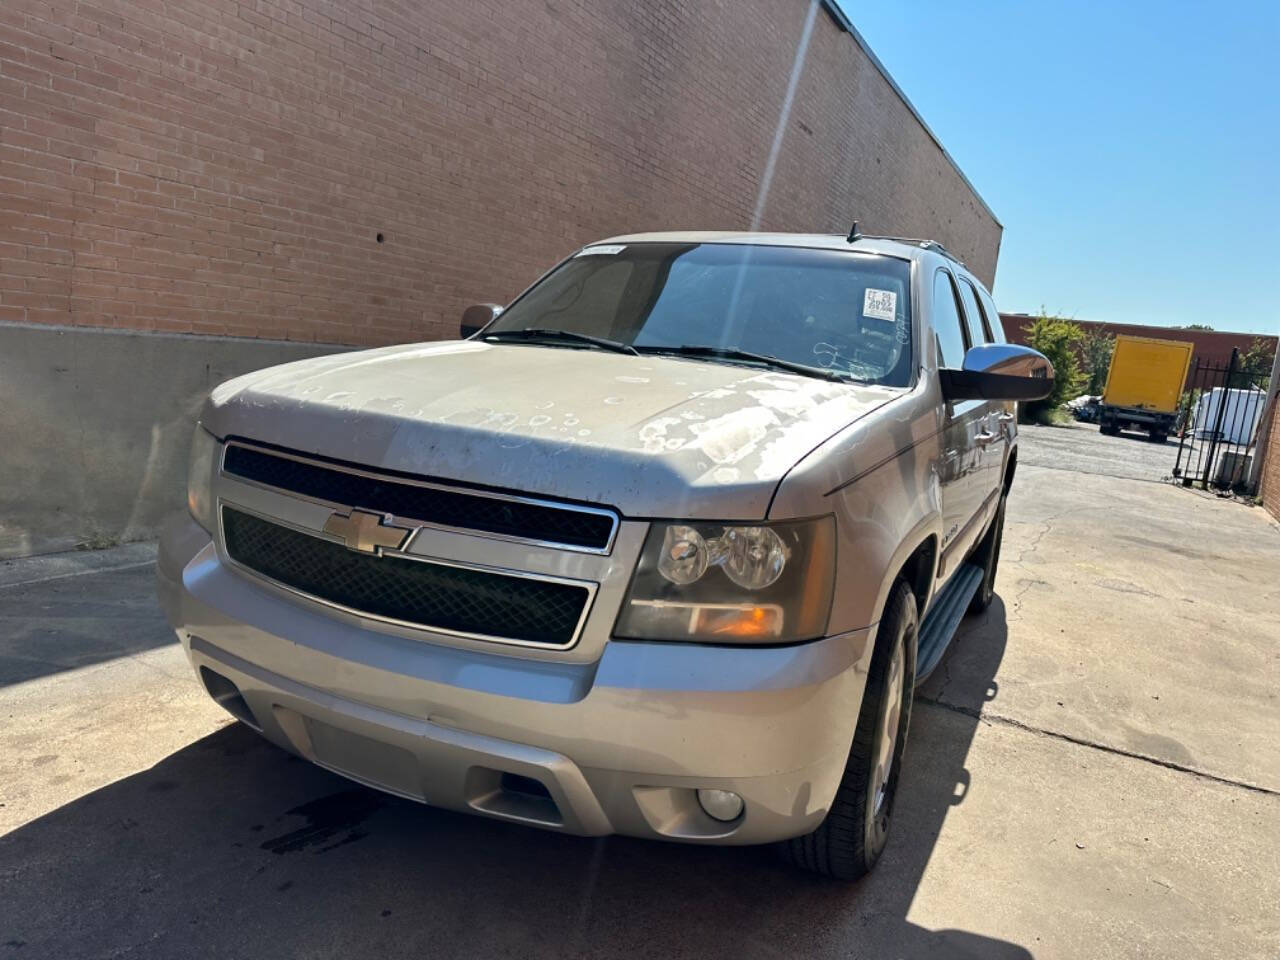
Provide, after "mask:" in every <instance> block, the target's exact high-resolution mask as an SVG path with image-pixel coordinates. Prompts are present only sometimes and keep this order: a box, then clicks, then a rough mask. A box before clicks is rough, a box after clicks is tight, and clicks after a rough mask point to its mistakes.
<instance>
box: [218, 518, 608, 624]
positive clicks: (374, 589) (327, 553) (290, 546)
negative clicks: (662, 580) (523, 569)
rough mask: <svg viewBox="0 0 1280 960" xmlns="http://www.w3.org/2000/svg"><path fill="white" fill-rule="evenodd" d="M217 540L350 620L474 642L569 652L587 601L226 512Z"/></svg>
mask: <svg viewBox="0 0 1280 960" xmlns="http://www.w3.org/2000/svg"><path fill="white" fill-rule="evenodd" d="M222 536H223V542H224V544H225V547H226V551H227V556H229V557H230V558H231V559H232V560H233V561H234V562H235V563H237V564H239V565H240V566H242V567H245V568H247V569H248V570H251V571H253V572H254V573H257V574H259V575H261V576H263V577H266V578H267V579H269V580H272V581H274V582H275V583H278V584H280V585H281V586H284V587H288V588H290V589H292V590H296V591H299V592H301V593H304V594H307V595H308V596H311V597H315V598H317V599H319V600H324V601H327V602H328V603H332V604H336V605H338V606H340V607H344V608H346V609H348V610H351V611H353V612H356V613H361V614H368V615H371V616H374V617H378V618H380V619H385V620H393V621H395V622H397V623H403V624H406V625H409V626H414V627H421V628H426V629H435V630H441V631H444V632H448V633H456V634H462V635H465V636H472V637H479V638H482V639H493V640H504V641H508V642H517V643H525V644H536V645H539V646H550V647H568V646H571V645H572V644H573V642H574V641H575V640H576V639H577V633H578V628H579V626H580V624H581V622H582V619H583V617H584V615H585V613H586V610H587V604H588V602H589V601H590V598H591V591H590V590H589V589H588V588H587V587H586V586H579V585H574V584H569V583H563V582H560V581H553V580H545V579H540V578H531V577H525V576H510V575H507V574H501V573H494V572H490V571H487V570H478V569H475V568H473V567H462V566H454V565H452V564H445V563H439V562H435V561H430V560H418V559H410V558H408V557H406V556H403V555H400V554H383V555H379V556H375V555H373V554H363V553H356V552H354V551H352V550H348V549H347V548H346V547H344V546H342V545H341V544H338V543H334V542H333V541H331V540H326V539H323V538H322V537H318V536H313V535H311V534H308V533H303V532H301V531H298V530H294V529H293V528H291V527H285V526H282V525H280V524H278V523H273V522H271V521H270V520H264V519H263V518H261V517H258V516H255V515H253V514H250V513H246V512H244V511H241V510H236V509H235V508H233V507H229V506H226V505H224V506H223V507H222Z"/></svg>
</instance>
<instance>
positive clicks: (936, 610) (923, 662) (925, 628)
mask: <svg viewBox="0 0 1280 960" xmlns="http://www.w3.org/2000/svg"><path fill="white" fill-rule="evenodd" d="M982 575H983V571H982V568H981V567H979V566H978V565H977V564H975V563H962V564H960V569H959V570H957V571H956V572H955V575H954V576H952V578H951V579H950V580H948V581H947V585H946V586H945V587H943V588H942V589H941V590H939V591H938V593H937V595H936V596H934V598H933V603H931V604H929V612H928V613H926V614H925V615H924V622H923V623H921V624H920V634H919V640H918V641H917V646H916V684H917V685H919V684H921V683H923V682H924V681H925V679H926V678H927V677H928V676H929V674H931V673H933V669H934V667H936V666H937V665H938V662H939V661H940V660H941V659H942V655H943V654H944V653H946V652H947V645H948V644H950V643H951V638H952V637H953V636H954V635H955V632H956V627H958V626H960V621H961V620H963V619H964V614H965V611H966V610H968V609H969V601H970V600H972V599H973V595H974V594H975V593H977V592H978V588H979V587H980V586H982Z"/></svg>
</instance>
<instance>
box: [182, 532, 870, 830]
mask: <svg viewBox="0 0 1280 960" xmlns="http://www.w3.org/2000/svg"><path fill="white" fill-rule="evenodd" d="M157 577H158V586H159V595H160V600H161V605H162V606H163V608H164V610H165V613H166V615H167V617H168V619H169V622H170V623H171V624H172V625H173V627H174V629H175V630H176V631H177V634H178V636H179V638H180V639H181V641H182V643H183V645H184V647H185V648H186V650H187V653H188V656H189V657H190V660H191V663H192V665H193V667H194V668H195V669H196V671H197V674H198V675H199V676H200V677H201V679H202V680H203V682H204V683H205V686H206V688H207V689H209V691H210V693H211V695H213V696H215V698H216V699H218V700H219V701H220V702H222V703H223V704H224V706H227V707H228V709H230V710H231V711H232V712H233V713H235V714H236V715H237V716H240V717H241V719H243V720H245V721H246V722H248V723H249V724H250V725H251V726H253V727H254V728H255V729H257V730H259V731H260V732H261V733H262V734H263V735H264V736H266V737H267V738H268V739H270V740H271V741H273V742H274V743H276V744H278V745H279V746H281V747H284V748H285V749H287V750H290V751H293V752H295V753H297V754H300V755H301V756H303V757H305V758H307V759H309V760H312V761H314V762H316V763H318V764H320V765H322V766H324V767H327V768H329V769H332V770H334V771H335V772H338V773H341V774H343V775H345V776H348V777H350V778H352V779H354V780H358V781H360V782H363V783H366V784H368V785H370V786H373V787H377V788H379V789H383V790H387V791H389V792H392V793H396V794H400V795H402V796H406V797H410V798H412V799H415V800H419V801H423V802H426V803H430V804H432V805H435V806H440V807H445V808H448V809H453V810H460V811H464V812H473V813H481V814H484V815H488V816H493V817H498V818H501V819H507V820H514V821H518V822H522V823H527V824H530V825H534V826H539V827H544V828H548V829H554V830H561V831H564V832H567V833H574V834H582V835H589V836H590V835H603V834H609V833H620V834H627V835H630V836H637V837H652V838H666V839H675V840H685V841H695V842H697V841H702V842H716V843H735V844H750V843H767V842H770V841H774V840H780V839H785V838H787V837H792V836H798V835H801V834H804V833H807V832H809V831H810V830H812V829H813V828H814V827H816V826H817V825H818V824H819V823H820V822H821V820H822V818H823V816H824V815H825V814H826V810H827V807H828V806H829V805H830V803H831V799H832V797H833V796H834V794H835V790H836V787H837V785H838V783H839V779H840V775H841V773H842V772H843V769H844V763H845V759H846V757H847V756H848V751H849V745H850V742H851V740H852V735H853V729H854V724H855V721H856V718H857V715H858V710H859V707H860V704H861V699H862V691H863V686H864V682H865V678H866V670H867V665H868V663H869V660H870V651H871V644H872V642H873V635H872V634H873V631H872V630H871V629H867V630H860V631H856V632H853V633H848V634H843V635H841V636H837V637H830V638H827V639H825V640H820V641H815V642H813V643H808V644H802V645H797V646H791V647H780V648H750V647H709V646H698V645H689V644H676V643H662V642H653V643H635V642H620V641H608V642H605V643H604V644H603V652H602V654H601V655H600V656H599V657H598V658H597V659H596V660H594V661H593V662H587V663H582V662H568V661H565V662H560V661H556V660H547V659H545V658H539V659H534V658H528V657H524V656H521V655H520V654H519V652H518V651H513V650H511V649H504V650H502V651H501V652H498V651H494V652H492V653H491V652H488V651H484V652H479V651H475V650H462V649H457V648H451V647H448V646H443V645H437V644H434V643H430V642H424V641H423V640H420V639H412V638H408V637H405V636H403V635H399V634H396V633H392V632H387V631H385V630H380V629H378V628H377V626H376V624H373V623H360V622H356V620H355V619H354V618H350V617H338V616H335V615H333V614H332V613H331V612H329V611H324V610H320V609H316V608H315V607H313V606H312V605H310V604H308V603H306V602H305V601H299V600H295V599H292V598H288V597H283V596H281V595H280V594H279V593H277V592H273V591H271V590H270V589H267V588H266V587H264V586H263V585H261V584H258V583H256V582H255V581H254V580H253V579H252V578H251V577H249V576H246V575H245V574H243V573H240V572H238V571H236V570H234V569H232V568H231V567H230V566H229V565H228V564H227V563H226V562H225V561H224V560H223V559H221V557H220V556H219V553H218V551H217V549H216V548H215V545H214V544H213V542H212V541H211V539H210V537H209V535H208V534H207V533H205V531H204V530H202V529H201V528H200V527H199V526H197V525H196V524H195V523H194V522H192V521H191V520H190V519H189V518H187V517H185V516H184V517H182V518H180V519H176V520H175V521H174V522H173V523H171V524H170V525H169V526H168V527H167V528H166V531H165V534H164V536H163V538H162V540H161V544H160V554H159V562H158V565H157ZM698 788H715V789H722V790H732V791H734V792H736V793H738V794H740V795H741V796H742V797H743V799H744V801H745V811H744V813H743V815H742V816H741V817H739V819H738V820H737V821H735V822H733V823H728V824H726V823H721V822H719V821H717V820H714V819H712V818H711V817H709V816H707V815H706V814H705V813H704V812H703V811H702V809H701V807H700V806H699V805H698V802H697V799H696V790H697V789H698Z"/></svg>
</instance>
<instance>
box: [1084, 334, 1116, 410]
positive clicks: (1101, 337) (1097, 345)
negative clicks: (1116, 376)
mask: <svg viewBox="0 0 1280 960" xmlns="http://www.w3.org/2000/svg"><path fill="white" fill-rule="evenodd" d="M1115 349H1116V338H1115V335H1114V334H1110V333H1103V332H1102V331H1101V330H1094V331H1091V332H1089V333H1086V334H1084V335H1083V336H1082V337H1081V339H1080V359H1081V363H1082V366H1083V367H1084V375H1085V376H1086V377H1088V382H1087V383H1086V385H1085V388H1084V392H1085V393H1087V394H1089V395H1090V396H1097V395H1099V394H1101V393H1102V390H1103V388H1104V387H1105V386H1106V385H1107V373H1108V371H1110V370H1111V354H1112V353H1113V352H1114V351H1115Z"/></svg>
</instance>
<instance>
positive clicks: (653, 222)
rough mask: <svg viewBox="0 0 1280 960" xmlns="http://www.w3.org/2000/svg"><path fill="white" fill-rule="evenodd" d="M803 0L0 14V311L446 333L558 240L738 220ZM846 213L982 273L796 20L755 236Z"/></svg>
mask: <svg viewBox="0 0 1280 960" xmlns="http://www.w3.org/2000/svg"><path fill="white" fill-rule="evenodd" d="M807 9H808V5H807V4H806V3H804V2H803V0H732V2H730V0H671V2H667V3H656V2H655V3H640V2H631V0H616V2H599V3H586V2H582V0H537V2H532V0H530V2H516V3H510V2H499V0H470V2H467V3H458V2H456V0H379V2H373V0H3V2H0V133H2V137H0V322H3V321H11V322H12V321H17V322H28V323H31V322H35V323H56V324H80V325H91V326H116V327H128V328H134V329H143V330H173V331H189V332H199V333H216V334H236V335H244V336H264V337H285V338H290V339H297V340H319V341H328V342H339V343H361V344H364V343H370V344H372V343H384V342H391V341H400V340H409V339H419V338H429V337H438V336H449V335H452V334H453V333H454V331H455V330H456V328H457V319H458V315H459V313H460V310H461V308H462V307H463V306H464V305H465V304H466V303H469V302H475V301H482V300H490V299H496V300H504V299H507V298H509V297H511V296H512V295H514V294H515V293H516V292H518V291H519V290H520V289H521V288H522V287H523V286H524V285H525V284H526V283H528V282H529V281H530V280H532V279H533V278H534V277H535V276H537V274H539V273H540V272H541V271H542V270H543V269H545V268H546V267H548V266H549V265H551V264H552V263H553V262H554V261H555V260H557V259H559V258H560V257H561V256H563V255H564V254H566V253H568V252H570V251H572V249H573V248H575V247H576V246H577V245H579V244H581V243H583V242H585V241H587V240H590V239H594V238H598V237H601V236H604V235H608V234H610V233H616V232H624V231H633V230H647V229H670V228H694V227H701V228H731V229H736V228H743V227H746V226H747V225H748V224H749V223H750V221H751V218H752V213H753V210H754V209H755V206H756V198H757V188H758V185H759V182H760V179H761V173H762V171H763V169H764V167H765V163H766V158H767V156H768V153H769V147H770V143H771V141H772V138H773V134H774V129H775V125H776V123H777V120H778V112H779V107H780V105H781V102H782V99H783V95H784V92H785V89H786V85H787V79H788V75H789V73H790V70H791V66H792V60H793V55H794V53H795V50H796V45H797V41H798V39H799V37H800V35H801V31H802V27H803V24H804V22H805V17H806V12H807ZM855 215H856V216H858V217H859V218H860V219H861V221H862V224H863V229H864V230H866V231H869V232H874V231H902V232H906V233H908V234H911V235H920V236H931V237H936V238H938V239H940V240H942V241H943V242H944V243H946V244H947V246H948V247H950V248H951V249H953V250H954V251H956V252H957V253H958V254H959V255H960V256H962V257H964V258H965V259H966V260H968V261H969V263H970V265H971V266H972V267H973V268H974V269H975V270H976V272H977V273H979V274H980V275H981V276H983V277H984V278H985V279H986V280H987V281H988V282H990V281H991V280H992V278H993V275H994V273H995V262H996V255H997V252H998V249H999V242H1000V226H999V224H998V223H997V222H996V221H995V220H994V219H993V218H992V217H991V215H990V214H989V212H987V211H986V210H985V208H984V207H983V206H982V204H981V202H980V201H979V200H978V199H977V197H975V195H974V194H973V193H972V191H971V190H970V189H969V187H968V186H967V185H966V184H965V183H964V181H963V179H962V178H961V176H960V175H959V174H958V173H957V171H956V170H955V169H954V167H953V166H951V164H950V163H949V161H948V160H947V159H946V157H945V156H944V155H943V154H942V152H941V150H940V149H939V148H938V146H937V144H936V143H934V142H933V140H932V139H931V138H930V137H929V136H928V134H927V133H926V132H925V131H924V129H923V128H922V127H921V125H920V124H919V123H918V122H917V121H916V120H915V119H914V117H913V116H912V115H911V114H910V112H909V111H908V109H907V108H906V106H905V105H904V104H903V102H902V100H901V99H900V98H899V97H898V96H897V95H896V94H895V93H894V92H893V90H892V88H891V87H890V85H889V83H888V82H887V81H886V80H885V78H884V77H883V76H882V75H881V74H880V73H879V72H878V71H877V70H876V69H875V67H874V66H873V65H872V63H871V61H870V60H869V58H868V57H867V56H866V55H865V53H864V52H863V51H862V50H861V49H860V48H859V47H858V46H857V44H856V43H855V42H854V41H853V39H852V38H851V36H850V35H849V34H847V33H844V32H842V31H841V30H839V29H838V28H837V27H836V25H835V23H834V22H833V21H832V20H831V19H830V17H829V16H828V15H827V14H826V13H825V12H824V11H821V10H820V11H819V12H818V14H817V19H816V21H815V23H814V28H813V32H812V42H811V45H810V48H809V51H808V57H807V60H806V62H805V69H804V72H803V74H802V76H801V82H800V85H799V88H798V91H797V96H796V100H795V105H794V109H793V111H792V114H791V116H790V118H789V121H788V123H787V125H786V127H785V139H784V141H783V149H782V152H781V155H780V158H779V161H778V164H777V174H776V177H775V180H774V183H773V188H772V192H771V194H770V196H769V202H768V204H767V205H766V207H765V208H764V217H763V223H762V226H764V227H766V228H777V229H798V230H829V231H834V230H840V231H843V230H845V229H847V226H848V223H849V221H850V219H851V218H852V217H854V216H855ZM378 233H382V234H384V235H385V242H384V243H377V242H376V241H375V236H376V235H377V234H378Z"/></svg>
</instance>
